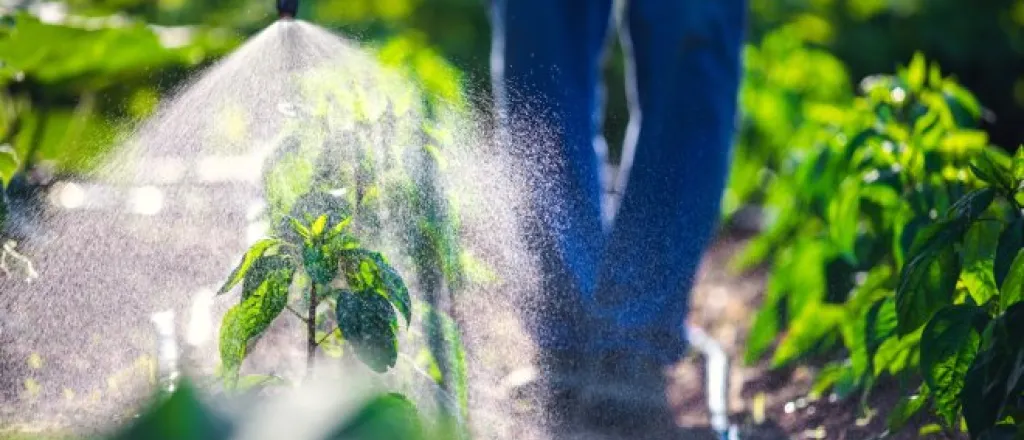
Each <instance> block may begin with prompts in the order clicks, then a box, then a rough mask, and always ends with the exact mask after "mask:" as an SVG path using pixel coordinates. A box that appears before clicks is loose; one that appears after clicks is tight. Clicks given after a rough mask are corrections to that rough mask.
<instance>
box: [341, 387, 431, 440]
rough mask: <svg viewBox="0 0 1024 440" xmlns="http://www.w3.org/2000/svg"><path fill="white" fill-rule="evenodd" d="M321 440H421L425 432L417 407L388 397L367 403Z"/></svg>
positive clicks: (401, 398)
mask: <svg viewBox="0 0 1024 440" xmlns="http://www.w3.org/2000/svg"><path fill="white" fill-rule="evenodd" d="M324 439H326V440H370V439H372V440H423V439H424V429H423V422H422V419H421V418H420V414H419V412H418V411H417V410H416V406H415V405H413V403H412V402H411V401H410V400H409V399H407V398H406V397H405V396H403V395H401V394H398V393H391V394H386V395H383V396H380V397H378V398H376V399H374V400H373V401H371V402H369V403H368V404H367V405H366V406H364V407H363V408H362V410H360V411H359V412H358V413H357V414H356V415H355V416H354V417H352V418H351V419H349V420H345V421H344V422H342V424H341V425H340V426H338V427H335V428H333V429H332V430H331V433H330V434H328V435H327V436H326V437H324Z"/></svg>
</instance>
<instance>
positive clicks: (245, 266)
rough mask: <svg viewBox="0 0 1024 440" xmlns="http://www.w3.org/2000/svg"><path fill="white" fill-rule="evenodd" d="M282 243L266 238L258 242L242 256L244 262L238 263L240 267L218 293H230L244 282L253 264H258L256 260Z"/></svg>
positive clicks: (236, 268)
mask: <svg viewBox="0 0 1024 440" xmlns="http://www.w3.org/2000/svg"><path fill="white" fill-rule="evenodd" d="M280 243H281V242H280V241H279V240H277V239H276V238H264V239H262V240H260V241H257V242H256V243H255V244H253V245H252V246H251V247H249V250H248V251H246V252H245V255H243V256H242V261H240V262H239V263H238V266H237V267H235V270H234V271H232V272H231V275H230V276H228V280H227V282H225V283H224V285H223V286H221V288H220V290H218V291H217V293H218V294H223V293H227V292H229V291H230V290H231V288H232V287H235V285H236V284H238V283H239V282H241V281H242V279H243V278H245V274H246V273H248V272H249V269H251V268H252V266H253V264H255V263H256V260H257V259H258V258H259V257H261V256H262V255H263V253H264V252H266V251H267V250H268V249H270V248H271V247H273V246H274V245H278V244H280Z"/></svg>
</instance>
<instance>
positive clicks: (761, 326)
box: [743, 304, 779, 365]
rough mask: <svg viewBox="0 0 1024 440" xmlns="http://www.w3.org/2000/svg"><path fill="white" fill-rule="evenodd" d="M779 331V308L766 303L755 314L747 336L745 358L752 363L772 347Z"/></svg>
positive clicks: (749, 363)
mask: <svg viewBox="0 0 1024 440" xmlns="http://www.w3.org/2000/svg"><path fill="white" fill-rule="evenodd" d="M778 333H779V310H778V307H777V306H776V305H775V304H764V305H762V306H761V308H760V309H758V310H757V313H756V314H755V315H754V325H753V326H751V328H750V334H749V336H748V337H747V349H746V351H745V353H744V355H743V360H744V362H745V363H746V364H747V365H752V364H754V363H756V362H757V361H758V359H760V358H761V355H763V354H764V352H765V351H767V350H768V348H769V347H771V345H772V343H774V342H775V338H776V336H778Z"/></svg>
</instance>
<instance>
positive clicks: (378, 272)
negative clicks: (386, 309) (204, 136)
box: [341, 249, 412, 325]
mask: <svg viewBox="0 0 1024 440" xmlns="http://www.w3.org/2000/svg"><path fill="white" fill-rule="evenodd" d="M341 259H342V261H343V265H344V266H347V267H349V268H353V267H357V268H358V269H359V270H358V272H355V271H351V270H350V271H349V272H347V273H346V275H347V278H348V281H349V284H350V285H351V286H352V287H353V288H354V289H357V290H367V289H372V290H375V291H376V292H377V293H378V294H380V295H382V296H384V297H385V298H387V299H388V301H391V303H392V304H394V306H395V308H397V309H398V311H399V313H401V314H402V317H403V318H405V322H406V324H407V325H408V324H409V323H410V322H411V319H412V297H411V296H410V295H409V289H408V288H407V287H406V285H405V282H404V281H403V280H402V277H401V276H400V275H399V274H398V271H397V270H395V268H394V267H392V266H391V265H390V264H388V261H387V259H385V258H384V256H383V255H381V254H379V253H377V252H372V251H368V250H366V249H348V250H346V251H344V252H343V253H342V255H341Z"/></svg>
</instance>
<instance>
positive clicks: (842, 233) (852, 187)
mask: <svg viewBox="0 0 1024 440" xmlns="http://www.w3.org/2000/svg"><path fill="white" fill-rule="evenodd" d="M858 180H859V179H856V178H848V179H846V180H845V181H844V182H843V183H842V184H841V185H840V186H839V188H838V189H837V190H836V193H835V194H834V196H835V197H834V198H833V199H832V200H831V202H830V203H829V205H828V216H827V219H828V228H829V229H828V230H829V235H830V236H831V238H832V242H833V243H835V244H836V246H837V247H838V248H839V251H840V252H841V253H842V254H843V255H844V256H846V257H847V258H848V259H849V260H851V261H853V260H854V259H855V257H854V254H855V253H854V248H853V246H854V243H855V242H856V240H857V233H858V229H857V221H858V220H859V219H860V218H859V215H858V214H859V213H860V189H859V188H858V185H857V182H858Z"/></svg>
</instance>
